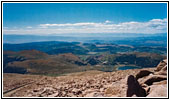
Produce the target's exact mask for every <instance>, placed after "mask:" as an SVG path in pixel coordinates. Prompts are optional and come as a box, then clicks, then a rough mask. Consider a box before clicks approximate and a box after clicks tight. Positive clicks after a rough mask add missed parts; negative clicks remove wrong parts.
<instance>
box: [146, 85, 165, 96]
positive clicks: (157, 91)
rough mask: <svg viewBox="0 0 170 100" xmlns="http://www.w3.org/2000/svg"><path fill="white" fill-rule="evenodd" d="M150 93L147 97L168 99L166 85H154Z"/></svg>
mask: <svg viewBox="0 0 170 100" xmlns="http://www.w3.org/2000/svg"><path fill="white" fill-rule="evenodd" d="M150 88H151V89H150V93H149V95H147V97H167V86H166V84H164V85H152V86H150Z"/></svg>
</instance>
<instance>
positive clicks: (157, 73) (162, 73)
mask: <svg viewBox="0 0 170 100" xmlns="http://www.w3.org/2000/svg"><path fill="white" fill-rule="evenodd" d="M154 75H167V72H166V71H159V72H155V73H154Z"/></svg>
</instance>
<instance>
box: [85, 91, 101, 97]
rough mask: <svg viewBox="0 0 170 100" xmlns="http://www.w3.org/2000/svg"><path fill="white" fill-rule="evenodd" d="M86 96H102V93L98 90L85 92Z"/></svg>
mask: <svg viewBox="0 0 170 100" xmlns="http://www.w3.org/2000/svg"><path fill="white" fill-rule="evenodd" d="M86 97H103V94H102V93H98V92H92V93H89V94H87V95H86Z"/></svg>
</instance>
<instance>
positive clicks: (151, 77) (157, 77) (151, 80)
mask: <svg viewBox="0 0 170 100" xmlns="http://www.w3.org/2000/svg"><path fill="white" fill-rule="evenodd" d="M163 80H167V76H165V75H149V76H147V77H145V78H143V79H142V80H140V81H139V82H140V84H147V85H152V84H153V83H154V82H159V81H163Z"/></svg>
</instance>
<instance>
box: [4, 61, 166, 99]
mask: <svg viewBox="0 0 170 100" xmlns="http://www.w3.org/2000/svg"><path fill="white" fill-rule="evenodd" d="M162 63H165V60H164V61H163V62H160V64H159V65H158V66H157V67H156V68H144V69H132V70H120V71H115V72H100V71H86V72H78V73H72V74H68V75H65V76H58V77H49V76H43V77H42V78H39V77H38V78H37V79H38V80H37V81H36V82H34V83H31V84H29V85H27V86H24V87H23V88H19V89H17V90H15V92H14V91H12V93H7V94H5V95H4V96H8V97H10V96H14V97H23V96H25V97H167V66H166V65H165V64H162ZM162 65H164V66H162ZM160 66H161V67H160ZM157 69H159V70H157ZM4 76H5V74H4ZM16 76H18V75H17V74H16ZM9 77H10V79H8V78H7V77H5V78H4V79H8V80H4V82H3V83H5V84H9V85H4V86H6V87H5V88H6V90H9V89H8V87H9V88H10V87H11V86H12V87H13V86H14V85H13V83H15V81H18V82H17V84H18V85H19V83H21V82H20V81H24V80H26V78H25V75H22V77H17V78H16V77H11V76H9ZM32 77H35V79H36V75H34V76H32ZM16 79H17V80H16ZM20 79H22V80H20ZM9 80H10V81H9ZM11 81H14V82H11ZM13 88H15V87H13Z"/></svg>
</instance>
